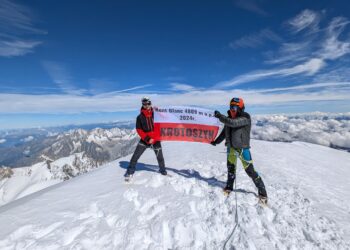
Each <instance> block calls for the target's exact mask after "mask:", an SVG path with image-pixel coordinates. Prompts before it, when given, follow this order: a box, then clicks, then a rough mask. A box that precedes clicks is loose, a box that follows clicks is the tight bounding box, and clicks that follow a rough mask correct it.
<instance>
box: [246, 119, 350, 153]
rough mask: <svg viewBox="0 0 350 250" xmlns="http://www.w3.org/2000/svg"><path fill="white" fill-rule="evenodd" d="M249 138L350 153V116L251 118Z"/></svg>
mask: <svg viewBox="0 0 350 250" xmlns="http://www.w3.org/2000/svg"><path fill="white" fill-rule="evenodd" d="M252 138H254V139H260V140H268V141H305V142H310V143H315V144H320V145H324V146H332V147H340V148H347V149H350V113H345V114H327V113H314V114H299V115H267V116H266V115H257V116H254V117H253V126H252Z"/></svg>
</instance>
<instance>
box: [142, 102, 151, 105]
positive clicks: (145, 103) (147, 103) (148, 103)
mask: <svg viewBox="0 0 350 250" xmlns="http://www.w3.org/2000/svg"><path fill="white" fill-rule="evenodd" d="M151 105H152V103H151V102H143V103H142V106H151Z"/></svg>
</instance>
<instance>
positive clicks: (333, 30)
mask: <svg viewBox="0 0 350 250" xmlns="http://www.w3.org/2000/svg"><path fill="white" fill-rule="evenodd" d="M349 23H350V22H349V21H348V19H346V18H344V17H336V18H334V19H333V20H332V21H331V23H330V24H329V26H328V27H327V29H326V34H327V37H326V39H325V41H324V42H323V44H322V50H321V51H320V52H319V54H320V56H321V57H322V58H324V59H330V60H334V59H337V58H339V57H342V56H344V55H346V54H348V53H350V42H349V41H340V40H339V36H340V35H341V33H342V32H343V31H344V29H345V27H346V26H347V25H348V24H349Z"/></svg>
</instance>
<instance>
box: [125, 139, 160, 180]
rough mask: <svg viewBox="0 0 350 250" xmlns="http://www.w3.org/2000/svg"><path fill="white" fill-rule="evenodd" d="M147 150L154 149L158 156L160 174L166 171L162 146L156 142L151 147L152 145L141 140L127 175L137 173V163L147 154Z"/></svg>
mask: <svg viewBox="0 0 350 250" xmlns="http://www.w3.org/2000/svg"><path fill="white" fill-rule="evenodd" d="M147 148H152V149H153V150H154V153H155V154H156V156H157V161H158V166H159V171H160V172H163V171H165V163H164V157H163V152H162V145H161V144H160V142H156V143H155V144H153V145H152V146H151V145H148V144H146V143H145V142H143V141H142V140H140V141H139V143H138V144H137V147H136V149H135V152H134V154H133V155H132V157H131V160H130V164H129V166H128V170H127V172H126V173H127V174H134V173H135V167H136V163H137V161H138V160H139V158H140V157H141V155H142V154H143V152H145V150H146V149H147Z"/></svg>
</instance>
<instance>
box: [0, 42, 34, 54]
mask: <svg viewBox="0 0 350 250" xmlns="http://www.w3.org/2000/svg"><path fill="white" fill-rule="evenodd" d="M40 44H41V42H40V41H24V40H11V41H5V40H0V56H4V57H12V56H22V55H25V54H28V53H31V52H33V50H34V48H35V47H37V46H38V45H40Z"/></svg>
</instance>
